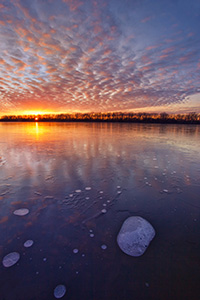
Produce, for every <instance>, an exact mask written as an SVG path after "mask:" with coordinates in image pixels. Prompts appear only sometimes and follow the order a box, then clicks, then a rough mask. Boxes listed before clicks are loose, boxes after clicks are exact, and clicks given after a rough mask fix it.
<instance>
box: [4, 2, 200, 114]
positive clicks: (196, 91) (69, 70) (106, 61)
mask: <svg viewBox="0 0 200 300" xmlns="http://www.w3.org/2000/svg"><path fill="white" fill-rule="evenodd" d="M199 28H200V1H199V0H123V1H122V0H106V1H105V0H0V114H5V113H11V114H13V113H21V112H31V111H43V112H73V111H82V112H84V111H88V112H89V111H130V110H131V111H132V110H135V111H152V112H153V111H159V110H160V111H166V112H189V111H196V112H200V35H199Z"/></svg>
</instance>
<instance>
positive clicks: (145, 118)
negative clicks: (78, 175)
mask: <svg viewBox="0 0 200 300" xmlns="http://www.w3.org/2000/svg"><path fill="white" fill-rule="evenodd" d="M0 121H4V122H10V121H11V122H71V121H78V122H83V121H87V122H142V123H182V124H183V123H191V124H200V114H197V113H196V112H191V113H188V114H167V113H165V112H163V113H160V114H157V113H131V112H130V113H126V112H108V113H102V112H99V113H93V112H92V113H74V114H65V113H62V114H44V115H7V116H3V117H1V119H0Z"/></svg>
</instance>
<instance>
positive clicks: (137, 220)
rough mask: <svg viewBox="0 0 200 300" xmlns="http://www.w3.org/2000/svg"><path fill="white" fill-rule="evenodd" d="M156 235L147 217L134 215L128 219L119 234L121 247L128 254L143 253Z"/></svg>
mask: <svg viewBox="0 0 200 300" xmlns="http://www.w3.org/2000/svg"><path fill="white" fill-rule="evenodd" d="M154 236H155V230H154V228H153V227H152V226H151V224H150V223H149V222H148V221H146V220H145V219H143V218H141V217H138V216H134V217H130V218H128V219H126V220H125V221H124V223H123V225H122V227H121V229H120V231H119V234H118V236H117V243H118V245H119V247H120V249H121V250H122V251H123V252H125V253H126V254H128V255H131V256H140V255H142V254H143V253H144V252H145V251H146V249H147V247H148V246H149V243H150V242H151V240H152V239H153V238H154Z"/></svg>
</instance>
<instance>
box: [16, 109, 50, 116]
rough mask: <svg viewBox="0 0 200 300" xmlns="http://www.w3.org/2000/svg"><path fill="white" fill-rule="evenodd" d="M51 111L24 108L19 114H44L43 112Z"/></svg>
mask: <svg viewBox="0 0 200 300" xmlns="http://www.w3.org/2000/svg"><path fill="white" fill-rule="evenodd" d="M50 113H51V112H46V111H40V110H25V111H23V112H22V113H21V114H22V115H35V116H38V115H44V114H50Z"/></svg>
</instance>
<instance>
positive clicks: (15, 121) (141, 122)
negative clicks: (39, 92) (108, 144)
mask: <svg viewBox="0 0 200 300" xmlns="http://www.w3.org/2000/svg"><path fill="white" fill-rule="evenodd" d="M0 122H1V123H132V124H133V123H134V124H190V125H192V124H193V125H200V121H173V120H168V121H162V120H154V121H140V120H64V121H63V120H55V119H53V120H38V121H35V120H0Z"/></svg>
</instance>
